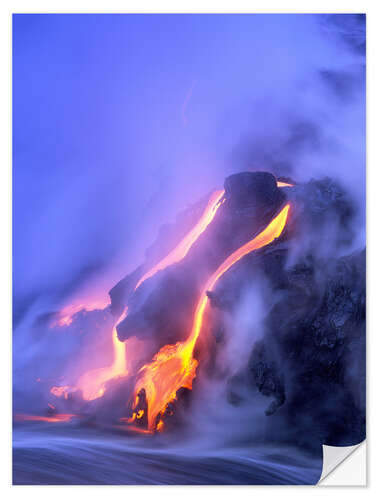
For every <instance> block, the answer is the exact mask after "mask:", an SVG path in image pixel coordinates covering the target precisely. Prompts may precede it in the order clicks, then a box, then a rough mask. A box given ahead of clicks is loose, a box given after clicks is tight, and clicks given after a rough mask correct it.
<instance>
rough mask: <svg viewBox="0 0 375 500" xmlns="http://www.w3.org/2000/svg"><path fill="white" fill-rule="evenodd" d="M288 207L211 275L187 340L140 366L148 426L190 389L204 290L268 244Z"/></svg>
mask: <svg viewBox="0 0 375 500" xmlns="http://www.w3.org/2000/svg"><path fill="white" fill-rule="evenodd" d="M289 208H290V205H289V204H288V205H286V206H285V207H284V208H283V209H282V210H281V211H280V213H279V214H278V215H277V216H276V217H275V218H274V219H273V220H272V221H271V222H270V224H269V225H268V226H267V227H266V228H265V229H264V230H263V231H262V232H261V233H259V234H258V235H257V236H256V237H255V238H253V239H252V240H250V241H249V242H248V243H246V244H245V245H243V246H242V247H240V248H239V249H238V250H236V251H235V252H233V253H232V254H231V255H230V256H229V257H228V258H227V259H225V261H224V262H223V263H222V264H221V266H220V267H219V268H218V269H217V270H216V271H215V272H214V273H213V274H212V275H211V276H210V278H209V279H208V281H207V282H206V284H205V286H204V287H203V291H202V294H201V296H200V298H199V301H198V304H197V307H196V310H195V314H194V320H193V327H192V330H191V332H190V335H189V337H188V338H187V340H186V341H185V342H178V343H176V344H174V345H165V346H163V347H162V348H161V349H160V351H159V352H158V353H157V354H156V355H155V356H154V358H153V360H152V362H151V363H149V364H147V365H145V366H143V367H142V368H141V370H140V377H139V378H138V380H137V383H136V387H135V391H134V394H135V395H136V394H138V392H139V391H140V390H141V389H142V388H143V389H145V391H146V395H147V402H148V426H149V429H151V430H153V429H154V428H155V421H156V417H157V415H158V414H159V412H160V411H163V409H164V408H165V407H166V405H167V403H169V402H170V401H172V400H173V399H175V398H176V392H177V391H178V389H179V388H181V387H186V388H188V389H191V388H192V382H193V380H194V378H195V374H196V368H197V365H198V361H197V360H196V359H194V358H193V352H194V347H195V344H196V341H197V339H198V337H199V334H200V331H201V327H202V321H203V315H204V311H205V309H206V306H207V303H208V297H207V293H206V292H207V291H212V289H213V288H214V286H215V284H216V282H217V281H218V279H219V278H220V277H221V276H222V275H223V274H224V273H225V272H226V271H228V269H230V268H231V267H232V266H233V265H234V264H235V263H236V262H238V261H239V260H240V259H241V258H242V257H243V256H244V255H247V254H249V253H250V252H253V251H254V250H257V249H258V248H261V247H264V246H266V245H269V244H270V243H271V242H272V241H274V240H275V239H276V238H278V237H279V236H280V234H281V233H282V231H283V229H284V227H285V224H286V221H287V217H288V212H289ZM157 425H158V428H159V427H160V428H161V427H162V426H163V424H160V421H159V423H158V424H157Z"/></svg>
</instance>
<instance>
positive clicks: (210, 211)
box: [135, 190, 224, 290]
mask: <svg viewBox="0 0 375 500" xmlns="http://www.w3.org/2000/svg"><path fill="white" fill-rule="evenodd" d="M223 195H224V190H220V191H214V192H213V194H212V195H211V197H210V199H209V201H208V203H207V206H206V208H205V210H204V212H203V214H202V216H201V217H200V219H199V220H198V222H197V224H196V225H195V226H194V227H193V229H192V230H191V231H190V232H189V233H188V234H187V235H186V236H185V237H184V239H183V240H182V241H181V242H180V243H179V244H178V245H177V246H176V248H174V249H173V250H172V251H171V252H170V253H169V254H168V255H167V256H166V257H164V259H162V260H161V261H160V262H159V263H158V264H156V265H155V266H154V267H152V268H151V269H150V270H149V271H147V273H146V274H144V275H143V276H142V278H141V279H140V280H139V281H138V283H137V284H136V286H135V290H136V289H137V288H138V287H139V286H140V285H141V284H142V283H143V282H144V281H145V280H147V279H148V278H151V276H154V275H155V274H156V273H157V272H158V271H161V270H162V269H165V268H166V267H168V266H171V265H172V264H176V263H177V262H180V261H181V260H182V259H183V258H184V257H186V254H187V253H188V251H189V250H190V248H191V246H192V245H193V243H195V242H196V241H197V239H198V238H199V236H200V235H201V234H202V233H203V232H204V231H205V230H206V228H207V226H208V225H209V224H210V222H212V220H213V218H214V217H215V215H216V212H217V211H218V209H219V207H220V205H221V204H222V203H223V200H222V198H223Z"/></svg>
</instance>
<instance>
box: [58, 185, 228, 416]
mask: <svg viewBox="0 0 375 500" xmlns="http://www.w3.org/2000/svg"><path fill="white" fill-rule="evenodd" d="M223 195H224V190H220V191H214V193H213V194H212V195H211V197H210V199H209V201H208V203H207V206H206V208H205V210H204V212H203V214H202V216H201V217H200V219H199V220H198V222H197V224H196V225H195V226H194V227H193V229H191V231H190V232H189V233H188V234H187V235H186V236H185V237H184V238H183V239H182V241H181V242H180V243H179V244H178V245H177V246H176V247H175V248H174V249H173V250H172V251H171V252H170V253H169V254H168V255H167V256H166V257H165V258H163V259H162V260H161V261H160V262H159V263H158V264H156V265H155V266H154V267H153V268H151V269H150V270H149V271H147V272H146V273H145V274H144V275H143V276H142V277H141V278H140V280H139V281H138V283H137V284H136V286H135V288H134V290H136V289H137V288H138V287H139V286H140V285H141V284H142V283H143V282H144V281H145V280H147V279H148V278H151V276H154V275H155V274H156V273H157V272H158V271H161V270H162V269H165V268H166V267H168V266H171V265H172V264H176V263H177V262H179V261H181V260H182V259H183V258H184V257H185V256H186V254H187V253H188V252H189V250H190V248H191V246H192V245H193V244H194V243H195V241H196V240H197V239H198V238H199V236H200V235H201V234H202V233H203V232H204V231H205V229H206V228H207V226H208V225H209V224H210V222H212V220H213V218H214V217H215V215H216V212H217V210H218V209H219V207H220V205H221V204H222V203H223V200H222V197H223ZM107 305H108V303H101V307H98V306H99V303H98V302H94V303H91V304H90V305H88V306H87V305H86V306H83V305H82V304H79V305H73V306H68V307H67V308H65V309H63V310H62V312H61V313H60V319H59V320H58V325H59V326H64V325H69V324H71V323H72V321H73V316H74V314H76V313H77V312H79V311H81V310H83V309H85V310H87V311H92V310H94V309H98V308H104V307H107ZM127 313H128V307H127V306H126V308H125V310H124V312H123V313H122V315H121V316H120V318H119V319H118V320H117V322H116V324H115V325H114V327H113V329H112V343H113V362H112V364H111V365H110V366H106V367H104V368H97V369H94V370H90V371H88V372H85V373H84V374H83V375H82V376H81V377H80V378H79V380H78V382H77V384H76V386H74V387H70V386H61V387H58V386H57V387H52V388H51V390H50V392H51V393H52V394H53V395H55V396H57V397H62V396H63V397H64V398H65V399H68V395H69V393H71V392H75V391H77V390H81V391H82V396H83V398H84V399H85V400H86V401H92V400H94V399H97V398H100V397H102V396H103V394H104V393H105V390H106V383H107V382H109V381H110V380H112V379H114V378H117V377H125V376H126V375H128V373H129V371H128V368H127V365H126V342H121V341H120V340H119V339H118V337H117V330H116V328H117V325H118V324H119V323H121V322H122V321H123V320H124V319H125V317H126V315H127ZM138 418H141V417H138Z"/></svg>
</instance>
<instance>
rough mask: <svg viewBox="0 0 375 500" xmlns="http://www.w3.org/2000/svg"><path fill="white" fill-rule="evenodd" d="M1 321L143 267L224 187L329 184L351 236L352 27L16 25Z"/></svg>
mask: <svg viewBox="0 0 375 500" xmlns="http://www.w3.org/2000/svg"><path fill="white" fill-rule="evenodd" d="M13 32H14V42H13V55H14V58H13V106H14V111H13V132H14V141H13V162H14V167H13V169H14V184H13V189H14V225H13V228H14V229H13V254H14V268H13V273H14V274H13V277H14V279H13V282H14V314H15V319H17V320H18V319H19V318H20V317H22V315H23V314H24V313H25V311H26V310H27V309H28V307H30V305H31V304H32V303H33V302H35V300H39V301H40V300H41V301H42V302H43V303H45V304H46V307H47V305H48V308H51V307H53V306H55V307H60V306H61V305H63V303H64V300H66V299H67V297H68V298H69V297H70V296H71V295H72V294H74V293H76V291H77V289H79V288H80V287H82V286H84V285H85V284H87V283H90V286H94V285H93V284H92V283H93V282H96V281H97V280H100V279H102V280H103V286H101V288H105V287H107V288H110V287H111V285H113V284H114V283H115V282H116V281H118V279H120V278H121V277H122V276H123V275H124V274H126V272H128V271H129V270H130V269H132V268H133V267H135V266H136V265H138V264H139V263H140V262H142V259H143V255H144V251H145V248H147V246H148V245H149V244H150V243H151V242H152V240H153V239H154V237H155V235H156V233H157V230H158V228H159V226H160V225H161V224H163V223H165V222H170V221H173V219H174V217H175V215H176V213H177V212H178V211H180V210H181V209H183V208H184V207H186V206H187V205H188V204H191V203H193V202H195V201H196V200H197V199H199V198H200V197H202V196H203V195H205V194H206V193H207V192H208V191H210V190H211V189H213V188H214V187H220V186H222V184H223V180H224V178H225V176H226V175H228V174H230V173H234V172H237V171H242V170H252V169H258V170H259V169H262V170H269V171H271V172H273V173H275V174H277V175H287V176H292V177H294V178H295V179H296V180H298V181H306V180H308V179H309V178H310V177H314V176H315V177H318V176H322V175H324V176H325V175H331V176H333V177H335V178H337V179H338V180H339V181H340V182H341V183H342V184H344V187H346V188H349V189H350V192H351V194H352V196H353V197H354V199H355V200H356V202H357V204H358V205H359V207H360V208H359V210H358V212H357V213H358V219H359V221H360V223H359V226H358V227H359V230H358V234H359V235H361V236H360V239H362V242H363V238H364V233H363V232H362V233H361V230H360V228H361V227H363V225H364V207H363V200H364V189H365V188H364V182H365V179H364V164H365V144H364V137H365V133H364V130H365V115H364V100H365V88H364V85H365V66H364V64H365V60H364V57H365V56H364V48H363V47H364V33H365V28H364V16H355V15H334V16H326V15H287V16H285V15H226V16H225V15H165V16H160V15H102V16H100V15H58V16H56V15H18V14H17V15H15V16H14V18H13Z"/></svg>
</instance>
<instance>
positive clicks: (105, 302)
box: [52, 297, 109, 327]
mask: <svg viewBox="0 0 375 500" xmlns="http://www.w3.org/2000/svg"><path fill="white" fill-rule="evenodd" d="M108 306H109V299H108V297H105V298H103V299H101V300H99V299H97V300H93V301H87V302H86V303H77V304H70V305H69V306H66V307H64V308H63V309H62V310H61V311H60V312H59V315H58V319H57V320H56V321H54V322H53V323H52V327H56V326H60V327H62V326H69V325H71V324H72V322H73V320H74V316H75V314H77V313H79V312H81V311H87V312H90V311H94V310H95V309H100V310H103V309H105V308H106V307H108Z"/></svg>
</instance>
